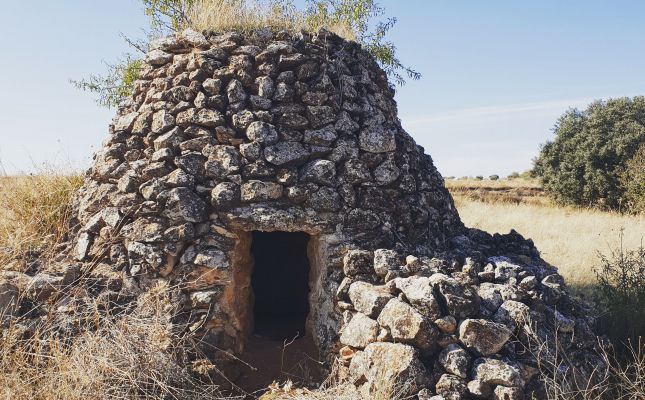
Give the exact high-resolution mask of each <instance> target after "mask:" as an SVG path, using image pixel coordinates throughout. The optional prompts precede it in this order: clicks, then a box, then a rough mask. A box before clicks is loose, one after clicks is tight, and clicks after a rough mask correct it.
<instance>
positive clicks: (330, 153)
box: [69, 30, 595, 399]
mask: <svg viewBox="0 0 645 400" xmlns="http://www.w3.org/2000/svg"><path fill="white" fill-rule="evenodd" d="M393 95H394V91H393V89H392V88H391V87H390V86H389V84H388V81H387V77H386V75H385V73H384V72H383V71H382V70H381V69H380V68H379V66H378V65H377V64H376V63H375V61H374V59H373V58H372V56H371V55H369V54H368V53H367V52H366V51H365V50H363V49H362V48H361V47H360V46H359V45H358V44H356V43H353V42H348V41H345V40H343V39H341V38H339V37H337V36H335V35H333V34H331V33H329V32H326V31H321V32H319V33H317V34H306V33H289V32H280V33H277V34H273V33H268V32H265V31H258V32H254V33H249V34H244V35H242V34H238V33H228V34H207V35H203V34H200V33H197V32H194V31H190V30H188V31H185V32H183V33H182V34H179V35H177V36H173V37H167V38H163V39H161V40H158V41H156V42H154V43H153V45H152V47H151V50H150V52H149V53H148V54H147V56H146V58H145V63H144V64H143V67H142V71H141V76H140V78H139V80H137V81H136V82H135V85H134V93H133V95H132V97H131V99H129V100H128V101H127V102H126V103H125V104H123V105H122V106H121V107H120V109H119V112H118V115H117V117H116V118H115V119H114V122H113V124H112V125H111V126H110V135H109V137H108V139H107V140H106V141H105V143H104V146H103V149H102V150H101V151H100V152H98V153H97V154H96V156H95V158H94V165H93V167H92V168H91V169H90V170H89V171H88V173H87V177H86V181H85V184H84V186H83V188H82V189H81V191H80V192H79V196H78V197H77V199H76V215H77V222H78V229H77V231H76V233H75V238H74V240H73V247H71V248H70V250H69V257H70V258H71V259H74V260H75V261H76V262H78V263H81V264H82V265H85V266H87V265H91V266H93V267H94V266H103V267H104V268H108V269H111V270H113V271H116V272H118V273H119V274H121V276H123V277H124V278H123V279H125V280H127V281H128V282H130V284H129V286H128V287H130V288H131V287H134V286H136V287H137V288H138V290H142V291H144V290H145V289H146V288H147V287H150V286H151V285H152V284H153V283H154V282H157V281H160V280H161V281H166V282H169V283H171V284H172V285H174V286H176V287H179V288H180V290H181V292H182V293H183V295H182V296H183V300H182V301H183V304H184V308H185V309H186V311H187V313H186V315H185V316H184V317H183V318H184V321H183V322H187V323H188V325H189V326H191V329H194V334H195V335H199V336H200V337H202V338H203V339H204V341H206V342H208V343H211V344H212V345H213V346H216V347H217V348H218V349H229V350H231V351H233V352H235V353H238V354H239V353H241V352H243V350H244V346H245V342H246V340H247V337H248V335H249V334H250V331H251V330H252V325H253V321H252V316H251V312H250V308H251V307H252V301H253V300H252V297H253V295H252V293H251V292H252V290H251V288H250V274H251V272H250V271H251V270H252V268H253V265H252V264H253V262H252V260H251V259H250V256H249V248H250V242H251V234H250V233H251V232H253V231H285V232H305V233H307V234H308V235H310V237H311V239H310V242H309V247H308V254H309V260H310V264H311V274H310V275H311V278H310V289H311V292H310V296H309V302H310V305H311V311H310V314H309V317H308V322H307V329H308V330H309V331H310V334H311V335H312V336H313V338H314V341H315V342H316V345H317V346H318V347H319V349H320V350H321V352H322V354H323V355H324V356H325V357H326V359H327V360H333V359H338V360H340V362H341V364H342V365H343V366H344V368H346V374H345V377H346V378H348V379H349V380H350V381H351V382H353V383H355V384H356V385H357V386H358V387H360V389H361V390H363V391H364V393H369V391H370V390H371V387H372V386H371V385H372V384H373V383H374V382H376V381H377V380H378V379H380V378H382V376H381V375H382V373H381V372H382V371H381V370H385V371H386V375H387V374H390V375H392V376H391V377H392V379H401V380H402V382H407V383H408V384H409V385H410V386H409V389H410V390H411V391H415V392H416V391H419V390H421V389H423V391H422V393H421V394H420V396H425V395H426V394H428V396H429V394H432V393H438V394H440V395H443V396H444V397H443V398H446V399H448V398H462V397H459V396H465V395H466V394H468V396H475V397H476V398H489V397H490V398H493V396H497V397H495V398H509V399H511V398H512V399H515V398H518V399H519V398H521V397H512V396H521V395H522V394H524V393H527V394H528V393H541V392H540V390H542V389H543V385H542V386H541V384H540V380H539V376H540V375H539V369H538V364H537V361H536V360H535V358H531V356H530V355H529V354H528V353H526V352H523V351H522V350H521V347H522V346H525V347H530V346H531V340H534V339H535V338H538V339H540V340H542V339H544V340H546V338H549V337H551V336H550V333H551V332H554V330H553V329H555V332H560V334H561V335H563V336H566V337H567V338H570V339H571V340H570V341H569V342H568V343H569V344H568V345H567V346H569V347H567V348H570V349H571V352H572V353H571V354H570V355H571V356H572V359H573V358H576V357H574V355H577V358H576V359H577V360H579V361H580V368H581V370H583V371H584V368H585V367H584V366H585V365H587V364H585V363H586V362H587V361H588V359H589V358H590V357H591V358H593V357H592V356H591V355H590V354H591V353H590V352H588V350H587V349H590V348H592V347H593V343H592V342H593V341H594V340H593V335H592V333H591V330H590V329H589V325H588V322H589V321H588V320H587V319H586V317H585V315H584V309H582V308H581V307H580V306H579V305H578V304H577V303H575V302H574V301H572V300H571V299H570V298H569V296H568V295H567V293H566V289H565V287H564V282H563V280H562V278H561V277H560V276H559V275H557V271H556V270H555V268H553V267H551V266H549V265H548V264H546V263H545V262H544V261H543V260H541V259H540V257H539V253H538V252H537V250H536V249H535V248H534V246H533V244H532V242H530V241H526V240H524V239H523V238H522V237H521V236H519V235H518V234H516V233H511V234H509V235H505V236H500V235H495V236H491V235H488V234H486V233H484V232H481V231H476V230H469V229H466V228H465V227H464V226H463V224H462V223H461V221H460V219H459V216H458V214H457V212H456V210H455V207H454V203H453V200H452V198H451V196H450V195H449V193H448V191H447V190H446V188H445V187H444V184H443V179H442V177H441V176H440V174H439V173H438V172H437V170H436V168H435V167H434V166H433V163H432V160H431V158H430V156H428V155H427V154H425V152H424V149H423V148H422V147H420V146H418V145H416V144H415V142H414V140H413V139H412V138H411V136H410V135H409V134H408V133H406V132H405V131H404V130H403V129H402V127H401V123H400V121H399V119H398V117H397V109H396V103H395V102H394V99H393ZM93 267H92V268H93ZM530 318H533V320H535V321H538V322H539V325H538V326H537V327H536V326H534V325H531V324H530V323H528V322H527V321H529V319H530ZM529 328H531V329H533V328H535V330H534V331H532V332H533V333H535V335H534V336H530V335H529V334H528V333H527V332H525V330H526V329H529ZM574 331H575V335H574ZM574 336H575V340H574V339H573V338H574ZM536 340H537V339H536ZM514 341H517V343H516V342H514ZM565 342H566V341H565ZM574 342H575V345H574V344H573V343H574ZM518 343H519V344H518ZM594 362H595V359H594ZM328 365H330V364H328ZM379 371H381V372H379ZM388 376H389V375H388ZM493 392H494V393H493ZM367 396H368V397H369V395H367ZM455 396H457V397H455ZM500 396H501V397H500ZM504 396H511V397H504ZM475 397H473V398H475ZM424 398H425V397H424Z"/></svg>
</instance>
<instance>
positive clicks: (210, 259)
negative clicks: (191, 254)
mask: <svg viewBox="0 0 645 400" xmlns="http://www.w3.org/2000/svg"><path fill="white" fill-rule="evenodd" d="M193 263H194V264H195V265H201V266H204V267H208V268H213V269H226V268H228V266H229V263H228V258H227V257H226V254H224V252H223V251H221V250H219V249H216V248H213V247H210V248H205V249H202V250H201V251H200V252H199V253H197V255H196V256H195V259H194V260H193Z"/></svg>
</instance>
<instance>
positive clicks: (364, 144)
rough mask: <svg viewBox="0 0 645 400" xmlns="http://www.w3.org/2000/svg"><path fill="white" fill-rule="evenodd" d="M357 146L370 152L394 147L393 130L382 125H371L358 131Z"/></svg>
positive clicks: (378, 151) (379, 151)
mask: <svg viewBox="0 0 645 400" xmlns="http://www.w3.org/2000/svg"><path fill="white" fill-rule="evenodd" d="M358 139H359V141H358V143H359V146H360V147H361V149H362V150H364V151H368V152H370V153H385V152H388V151H393V150H395V149H396V141H395V139H394V132H393V131H391V130H388V129H385V128H383V127H382V126H372V127H369V128H367V129H364V130H362V131H361V132H360V134H359V137H358Z"/></svg>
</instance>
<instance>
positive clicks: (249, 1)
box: [72, 0, 421, 107]
mask: <svg viewBox="0 0 645 400" xmlns="http://www.w3.org/2000/svg"><path fill="white" fill-rule="evenodd" d="M141 2H142V3H143V7H144V11H145V13H146V15H148V17H149V18H150V27H149V28H150V32H149V37H158V36H162V35H167V34H171V33H173V32H177V31H180V30H182V29H184V28H186V27H191V26H192V25H193V21H192V20H191V15H193V16H194V15H196V13H195V11H196V10H197V12H198V11H199V10H201V9H204V7H206V8H210V9H211V10H215V11H217V10H218V9H222V10H224V9H225V10H230V9H231V8H233V9H239V10H240V11H242V13H244V11H246V14H249V13H251V14H252V12H253V11H255V10H268V11H270V13H271V15H272V16H274V17H275V18H277V19H279V20H280V21H281V24H280V25H285V23H286V25H290V26H291V27H292V28H293V29H306V30H309V31H315V30H317V29H320V28H329V27H343V30H344V32H345V33H346V34H345V35H344V36H346V37H348V38H350V39H352V40H356V41H357V42H359V43H361V44H362V45H363V46H365V48H366V49H367V50H368V51H369V52H370V53H371V54H372V55H373V56H374V58H375V59H376V61H377V62H378V63H379V64H380V65H381V67H382V68H383V69H384V70H385V72H386V73H387V74H388V76H389V77H390V78H391V79H392V80H393V81H394V82H395V83H396V84H398V85H403V84H404V83H405V78H406V77H407V78H411V79H419V78H420V77H421V74H419V73H418V72H417V71H415V70H413V69H412V68H410V67H407V66H405V65H403V64H402V63H401V61H400V60H399V59H398V58H397V56H396V47H395V45H394V44H393V43H392V42H390V41H388V40H386V35H387V33H388V31H389V30H390V29H392V27H393V26H394V25H395V24H396V18H385V20H382V18H383V16H384V14H385V9H384V8H383V7H381V6H379V5H378V4H377V3H376V2H375V1H374V0H306V7H305V8H303V9H298V8H297V7H296V5H295V0H141ZM199 7H201V8H199ZM230 25H231V27H235V28H239V27H238V26H237V25H236V23H235V21H231V24H230ZM213 28H214V29H213V30H217V28H218V27H213ZM126 41H127V42H128V43H129V44H130V45H131V46H132V47H133V48H134V49H136V50H137V54H136V55H133V54H128V55H126V57H125V59H123V60H121V61H119V62H117V63H116V64H114V65H108V73H107V74H106V75H92V76H90V77H89V78H87V79H83V80H80V81H72V83H73V84H74V85H76V86H77V87H78V88H80V89H83V90H87V91H90V92H93V93H96V94H97V102H98V104H100V105H101V106H106V107H114V106H117V105H118V104H119V103H120V102H121V101H122V100H124V99H125V98H127V97H128V96H129V95H130V94H131V93H132V85H133V83H134V81H135V80H136V79H137V77H138V71H139V68H140V66H141V61H140V60H141V58H142V55H143V54H145V50H146V49H147V42H146V41H139V42H136V41H133V40H130V39H128V38H126Z"/></svg>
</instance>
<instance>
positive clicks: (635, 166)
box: [620, 143, 645, 212]
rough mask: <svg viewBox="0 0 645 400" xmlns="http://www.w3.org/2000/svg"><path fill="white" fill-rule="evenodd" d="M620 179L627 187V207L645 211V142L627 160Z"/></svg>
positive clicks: (632, 209)
mask: <svg viewBox="0 0 645 400" xmlns="http://www.w3.org/2000/svg"><path fill="white" fill-rule="evenodd" d="M620 181H621V184H622V185H623V187H624V188H625V197H624V199H625V203H624V204H625V207H627V208H628V209H629V210H631V211H634V212H643V211H645V143H643V144H641V147H640V148H639V149H638V151H637V152H636V154H635V155H634V157H632V159H631V160H629V161H628V162H627V165H626V167H625V170H624V171H623V172H622V173H621V176H620Z"/></svg>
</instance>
